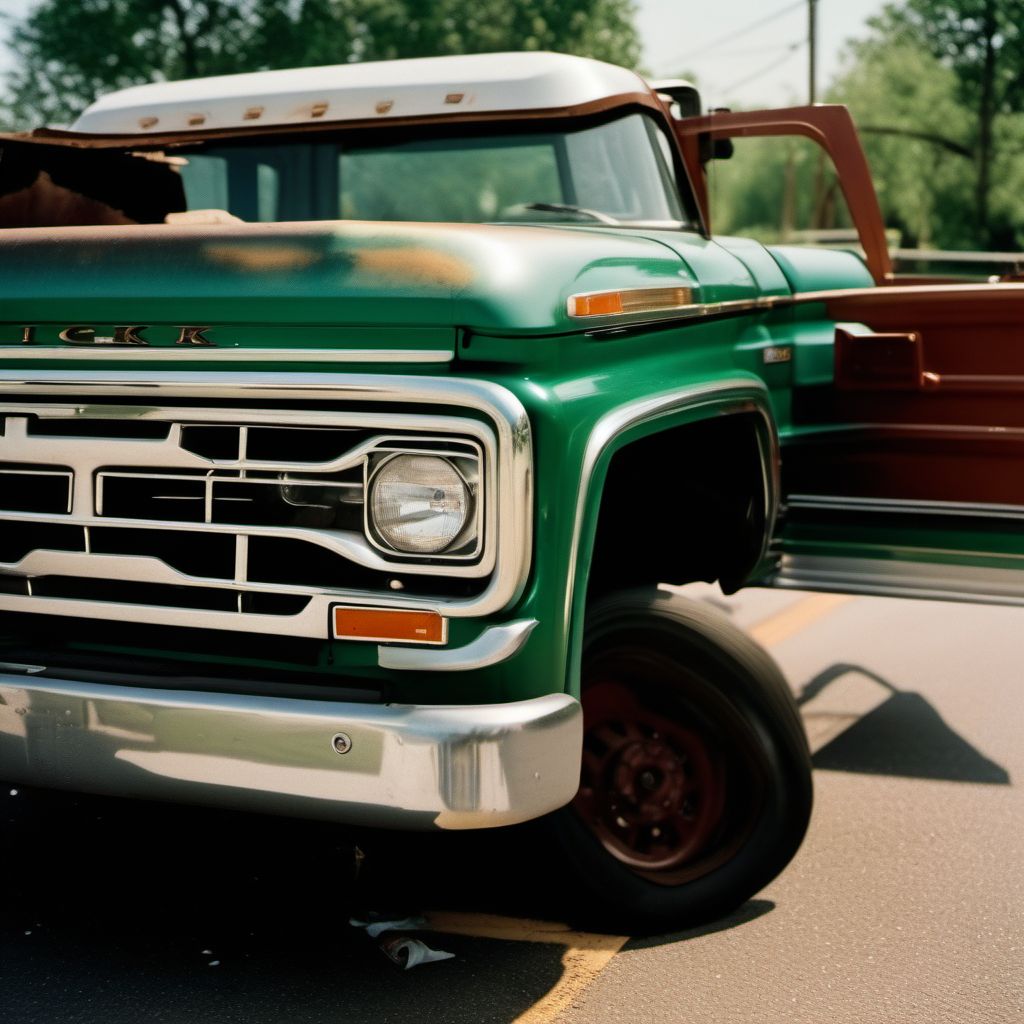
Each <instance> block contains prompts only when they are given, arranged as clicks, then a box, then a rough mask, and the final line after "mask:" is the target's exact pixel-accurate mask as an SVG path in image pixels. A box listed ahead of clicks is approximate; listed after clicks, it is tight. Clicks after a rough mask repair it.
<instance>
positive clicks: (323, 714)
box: [0, 672, 582, 829]
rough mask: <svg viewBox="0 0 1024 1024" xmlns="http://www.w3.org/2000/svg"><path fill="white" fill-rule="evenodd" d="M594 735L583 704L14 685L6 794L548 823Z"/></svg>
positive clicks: (406, 822) (396, 821)
mask: <svg viewBox="0 0 1024 1024" xmlns="http://www.w3.org/2000/svg"><path fill="white" fill-rule="evenodd" d="M581 737H582V716H581V712H580V706H579V703H578V702H577V701H576V700H574V699H573V698H572V697H569V696H566V695H564V694H551V695H549V696H546V697H538V698H535V699H533V700H526V701H520V702H517V703H511V704H486V705H477V706H472V705H470V706H458V707H443V706H429V705H420V706H409V705H396V704H389V705H368V704H344V703H336V702H331V701H307V700H295V699H286V698H277V697H251V696H231V695H227V694H207V693H178V692H175V691H169V690H154V689H135V688H133V687H131V688H129V687H122V686H107V685H98V684H93V683H83V682H75V681H73V680H64V679H49V678H45V679H44V678H41V677H33V676H32V675H29V674H14V673H11V672H0V778H2V779H4V780H5V781H11V782H20V783H23V784H26V785H39V786H48V787H53V788H57V789H70V790H77V791H83V792H92V793H106V794H110V795H115V796H133V797H143V798H147V799H160V800H171V801H176V802H180V803H201V804H213V805H218V806H223V807H233V808H240V809H248V810H255V811H267V812H271V813H277V814H287V815H295V816H300V817H312V818H326V819H331V820H335V821H339V822H347V823H352V824H363V825H374V826H387V827H397V828H409V829H432V828H441V829H462V828H486V827H490V826H495V825H510V824H514V823H515V822H519V821H526V820H528V819H530V818H535V817H538V816H540V815H542V814H545V813H546V812H547V811H550V810H554V809H555V808H556V807H560V806H562V805H563V804H565V803H567V802H568V801H569V800H571V799H572V797H573V795H574V793H575V792H576V787H577V784H578V781H579V765H580V749H581V742H582V739H581ZM346 748H347V749H346ZM339 751H344V752H339Z"/></svg>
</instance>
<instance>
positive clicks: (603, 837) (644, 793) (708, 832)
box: [574, 681, 725, 880]
mask: <svg viewBox="0 0 1024 1024" xmlns="http://www.w3.org/2000/svg"><path fill="white" fill-rule="evenodd" d="M583 708H584V740H583V768H582V773H581V783H580V790H579V793H578V794H577V796H576V799H575V801H574V807H575V808H576V811H577V813H578V814H579V815H580V816H581V817H582V818H583V820H584V821H585V822H586V824H587V825H588V827H589V828H590V829H591V831H592V832H593V833H594V834H595V835H596V837H597V838H598V839H599V840H600V842H601V843H602V845H604V847H605V848H606V849H607V850H608V851H609V852H610V853H611V854H612V855H613V856H615V857H616V858H617V859H618V860H620V861H622V862H623V863H625V864H628V865H629V866H631V867H633V868H635V869H636V870H638V871H640V872H642V873H648V872H651V873H658V879H659V880H660V879H661V877H662V876H663V874H664V873H666V872H679V871H683V872H685V871H687V870H689V865H690V864H692V863H693V862H694V861H695V860H697V859H699V858H700V857H701V856H702V855H703V854H704V853H705V851H706V849H707V847H708V844H709V842H711V841H712V840H713V837H714V835H715V831H716V829H717V827H718V824H719V821H720V820H721V817H722V813H723V808H724V804H725V777H724V767H723V765H722V763H721V761H720V759H719V758H718V757H717V756H716V755H715V753H714V752H713V748H712V747H711V746H709V742H708V740H707V739H705V737H704V736H702V735H701V732H700V730H699V729H698V728H697V727H696V726H695V724H694V723H686V722H683V721H677V720H674V719H670V718H668V717H666V716H663V715H662V714H660V713H659V712H658V711H656V710H654V709H652V708H650V707H648V706H645V705H644V704H643V703H641V701H640V700H639V698H638V696H637V694H636V692H635V691H634V690H633V689H632V688H630V687H627V686H625V685H623V684H622V683H619V682H617V681H605V682H601V683H597V684H594V685H592V686H590V687H588V689H587V692H586V694H585V695H584V701H583Z"/></svg>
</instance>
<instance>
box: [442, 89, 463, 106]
mask: <svg viewBox="0 0 1024 1024" xmlns="http://www.w3.org/2000/svg"><path fill="white" fill-rule="evenodd" d="M465 95H466V94H465V93H464V92H450V93H448V95H447V96H445V98H444V101H445V103H461V102H462V100H463V98H464V97H465Z"/></svg>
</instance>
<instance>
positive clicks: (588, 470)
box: [565, 377, 780, 630]
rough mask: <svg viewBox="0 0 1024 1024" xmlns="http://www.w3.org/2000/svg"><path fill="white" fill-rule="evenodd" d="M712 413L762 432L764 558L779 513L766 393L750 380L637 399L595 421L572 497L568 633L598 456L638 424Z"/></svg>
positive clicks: (774, 438) (775, 441)
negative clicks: (745, 416)
mask: <svg viewBox="0 0 1024 1024" xmlns="http://www.w3.org/2000/svg"><path fill="white" fill-rule="evenodd" d="M699 408H707V409H709V410H710V409H716V410H717V411H718V412H744V411H750V412H757V413H759V414H760V416H761V418H762V420H763V422H764V426H765V431H764V433H765V441H764V444H763V446H762V450H761V459H762V467H763V469H764V474H765V498H764V501H765V523H766V528H765V539H764V546H763V548H762V552H761V556H762V557H764V554H765V551H766V550H767V545H768V540H769V538H770V536H771V533H772V528H773V526H774V523H775V517H776V515H777V514H778V507H779V489H780V485H779V464H780V460H779V436H778V431H777V429H776V426H775V420H774V418H773V417H772V414H771V411H770V406H769V403H768V389H767V387H766V386H765V385H764V384H763V383H762V382H761V381H760V380H758V379H756V378H754V377H729V378H726V379H724V380H718V381H712V382H710V383H707V384H694V385H691V386H690V387H686V388H678V389H676V390H674V391H668V392H665V393H664V394H661V395H655V396H653V397H651V398H642V399H639V400H638V401H635V402H630V403H629V404H627V405H623V406H620V407H619V408H618V409H613V410H612V411H611V412H609V413H606V414H605V415H604V416H603V417H602V418H601V419H600V420H598V421H597V423H596V424H595V426H594V428H593V430H591V432H590V438H589V439H588V441H587V447H586V450H585V452H584V455H583V466H582V468H581V471H580V485H579V491H578V493H577V497H576V514H575V519H574V523H573V538H572V549H571V551H570V554H569V567H568V586H567V587H566V595H565V627H566V630H569V629H570V628H571V624H572V608H573V600H574V589H575V581H576V573H577V569H578V565H579V553H580V544H581V543H582V533H583V523H584V520H585V518H586V513H587V499H588V496H589V494H590V485H591V482H592V479H593V476H594V470H595V469H596V467H597V464H598V462H599V461H600V459H601V457H602V455H603V454H604V453H605V452H606V451H607V450H608V448H609V447H610V446H611V444H612V442H613V441H614V440H615V438H616V437H617V436H618V435H619V434H622V433H624V432H625V431H627V430H630V429H632V428H633V427H635V426H638V425H639V424H641V423H645V422H650V421H652V420H657V419H661V418H663V417H666V416H671V415H673V414H675V413H678V412H680V411H682V410H684V409H699Z"/></svg>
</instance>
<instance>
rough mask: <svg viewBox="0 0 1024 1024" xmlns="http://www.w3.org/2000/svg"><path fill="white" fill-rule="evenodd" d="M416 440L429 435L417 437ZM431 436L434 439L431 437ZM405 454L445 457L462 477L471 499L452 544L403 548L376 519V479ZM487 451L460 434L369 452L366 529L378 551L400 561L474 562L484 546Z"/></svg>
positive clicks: (365, 473)
mask: <svg viewBox="0 0 1024 1024" xmlns="http://www.w3.org/2000/svg"><path fill="white" fill-rule="evenodd" d="M416 440H417V441H425V440H426V439H420V438H417V439H416ZM431 440H432V439H431ZM403 456H424V457H429V458H438V459H442V460H443V461H445V462H446V463H447V464H448V465H449V466H450V467H451V468H452V469H453V470H454V471H455V472H456V473H457V474H458V476H459V477H460V479H461V480H462V483H463V485H464V486H465V488H466V493H467V495H468V498H469V502H470V509H469V513H468V515H467V518H466V522H465V523H464V524H463V527H462V529H461V530H460V531H459V533H458V534H457V535H456V536H455V538H454V540H453V541H452V542H451V544H450V545H449V546H448V547H447V548H444V549H442V550H440V551H436V552H416V551H403V550H401V549H400V548H398V547H395V546H394V545H392V544H391V543H389V542H388V540H387V538H386V537H385V536H384V534H383V533H382V532H381V530H380V528H379V527H378V526H377V524H376V522H375V521H374V515H373V493H374V490H373V489H374V484H375V480H376V478H377V477H378V475H379V474H380V472H381V470H382V469H383V468H384V467H385V466H387V465H390V464H392V463H393V462H394V461H395V460H396V459H399V458H402V457H403ZM485 465H486V462H485V460H484V453H483V450H482V448H481V447H480V445H478V444H477V443H476V442H475V441H471V440H469V439H462V438H460V439H459V440H458V442H457V443H456V444H453V443H452V442H451V441H450V440H448V439H446V438H438V439H437V443H436V446H434V445H428V444H422V443H420V444H417V443H412V444H409V445H397V444H396V445H394V446H392V445H391V444H389V445H388V447H387V448H386V449H384V448H379V449H377V450H376V451H374V452H372V453H370V455H369V456H368V457H367V459H366V460H365V462H364V468H363V529H364V532H365V535H366V540H367V542H368V543H369V544H371V545H372V546H373V547H374V548H375V549H376V550H377V551H380V552H381V553H382V554H384V555H386V556H387V558H388V559H389V560H394V561H395V562H396V563H397V564H411V563H415V564H425V565H433V564H438V563H440V564H445V563H459V564H464V563H472V562H476V561H479V560H480V558H481V556H482V554H483V551H484V546H485V541H486V537H485V504H486V498H487V495H486V490H487V488H486V482H485Z"/></svg>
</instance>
